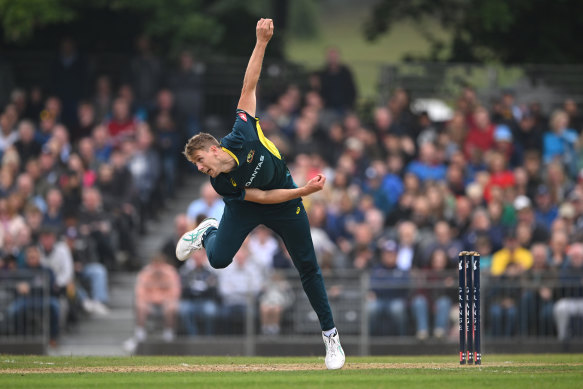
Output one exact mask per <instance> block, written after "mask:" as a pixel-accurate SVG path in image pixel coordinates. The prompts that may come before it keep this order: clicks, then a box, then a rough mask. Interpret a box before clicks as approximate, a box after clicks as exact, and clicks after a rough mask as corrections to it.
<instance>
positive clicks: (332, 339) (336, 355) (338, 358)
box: [322, 331, 345, 370]
mask: <svg viewBox="0 0 583 389" xmlns="http://www.w3.org/2000/svg"><path fill="white" fill-rule="evenodd" d="M322 338H323V339H324V344H325V345H326V367H327V368H328V370H336V369H340V368H341V367H342V366H344V360H345V356H344V350H342V346H341V345H340V337H339V336H338V331H336V333H335V334H334V335H330V336H326V335H324V334H322Z"/></svg>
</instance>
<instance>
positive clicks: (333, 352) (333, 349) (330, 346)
mask: <svg viewBox="0 0 583 389" xmlns="http://www.w3.org/2000/svg"><path fill="white" fill-rule="evenodd" d="M326 338H328V340H327V342H326V346H327V352H328V354H329V355H330V357H332V358H334V357H336V349H337V347H334V346H335V345H336V339H334V335H330V336H327V337H326Z"/></svg>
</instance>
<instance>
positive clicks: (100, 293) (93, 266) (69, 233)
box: [65, 225, 109, 315]
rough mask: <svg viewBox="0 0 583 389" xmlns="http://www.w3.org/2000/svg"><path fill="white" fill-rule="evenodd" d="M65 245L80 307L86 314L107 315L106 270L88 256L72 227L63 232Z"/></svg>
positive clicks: (84, 245)
mask: <svg viewBox="0 0 583 389" xmlns="http://www.w3.org/2000/svg"><path fill="white" fill-rule="evenodd" d="M65 243H67V246H68V247H69V250H71V254H72V256H73V266H74V269H75V280H76V281H77V282H76V284H75V287H76V292H77V293H76V294H77V298H78V299H79V302H80V303H81V306H82V307H83V309H84V310H85V311H86V312H88V313H93V314H97V315H107V314H108V313H109V308H108V306H107V304H108V302H109V291H108V272H107V269H106V268H105V266H103V265H102V264H101V263H99V262H95V258H94V257H92V256H91V255H89V254H88V248H87V246H86V244H85V242H84V240H83V238H82V237H80V236H79V231H77V228H76V227H75V226H74V225H73V226H69V227H68V228H67V230H66V231H65Z"/></svg>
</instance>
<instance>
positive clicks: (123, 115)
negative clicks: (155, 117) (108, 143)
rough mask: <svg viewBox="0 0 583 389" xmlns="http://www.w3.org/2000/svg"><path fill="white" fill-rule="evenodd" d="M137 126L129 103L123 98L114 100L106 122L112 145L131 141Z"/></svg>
mask: <svg viewBox="0 0 583 389" xmlns="http://www.w3.org/2000/svg"><path fill="white" fill-rule="evenodd" d="M137 124H138V122H137V120H136V119H135V118H134V117H133V116H132V112H131V107H130V102H129V101H128V100H127V99H125V98H123V97H118V98H117V99H115V101H114V102H113V109H112V116H111V119H110V120H109V121H107V122H106V126H107V130H108V132H109V136H110V137H111V138H112V140H113V144H114V145H115V146H118V145H119V144H120V143H121V142H123V141H124V140H127V139H132V138H133V137H134V136H135V134H136V129H137Z"/></svg>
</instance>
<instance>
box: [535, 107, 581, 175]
mask: <svg viewBox="0 0 583 389" xmlns="http://www.w3.org/2000/svg"><path fill="white" fill-rule="evenodd" d="M549 125H550V130H551V131H549V132H546V133H545V134H544V138H543V162H544V163H545V164H548V163H550V162H551V161H553V160H559V161H561V163H563V165H564V166H565V168H566V170H567V172H568V174H569V175H570V176H574V175H575V174H576V168H577V165H576V155H575V144H576V143H577V138H578V136H577V132H576V131H575V130H572V129H570V128H568V127H567V126H568V125H569V116H568V115H567V113H566V112H565V111H563V110H556V111H555V112H553V114H552V116H551V121H550V123H549Z"/></svg>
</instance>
